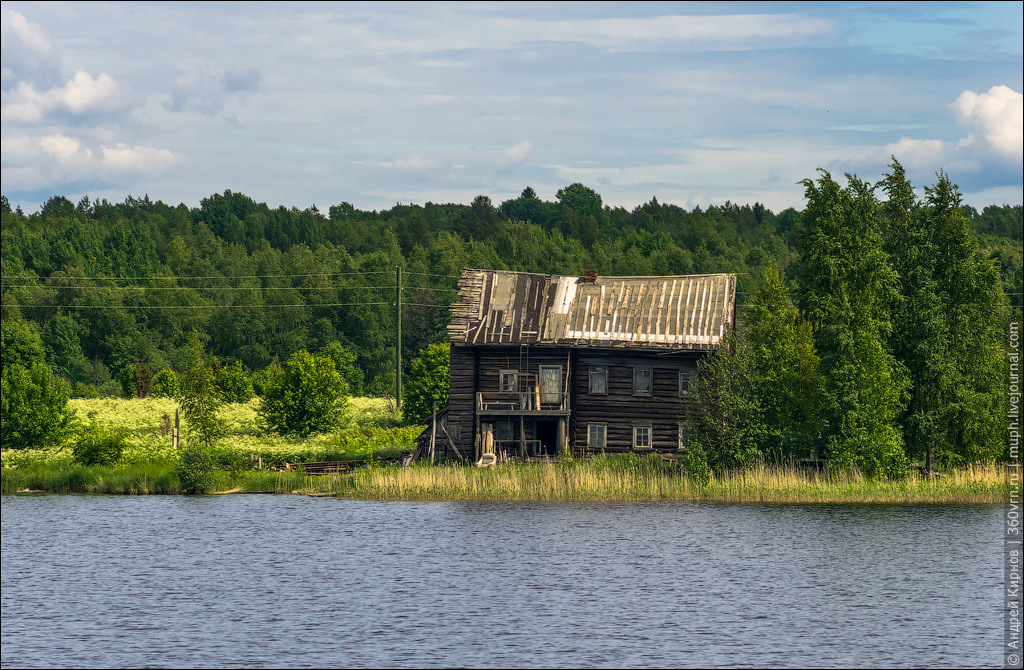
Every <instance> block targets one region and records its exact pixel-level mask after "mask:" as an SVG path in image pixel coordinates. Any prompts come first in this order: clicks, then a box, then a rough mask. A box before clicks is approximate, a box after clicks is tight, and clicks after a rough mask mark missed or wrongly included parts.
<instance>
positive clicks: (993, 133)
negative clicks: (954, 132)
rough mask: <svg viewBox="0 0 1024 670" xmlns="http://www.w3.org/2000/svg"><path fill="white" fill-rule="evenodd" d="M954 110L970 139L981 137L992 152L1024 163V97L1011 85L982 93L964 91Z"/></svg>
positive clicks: (995, 87)
mask: <svg viewBox="0 0 1024 670" xmlns="http://www.w3.org/2000/svg"><path fill="white" fill-rule="evenodd" d="M953 110H954V111H955V113H956V120H957V123H959V124H960V126H961V127H962V128H964V129H965V130H967V131H968V133H969V134H968V138H970V139H972V140H975V138H977V137H978V136H981V137H983V138H984V139H985V141H986V142H987V143H988V146H989V147H990V148H991V149H992V151H994V152H996V153H998V154H1001V155H1003V156H1006V157H1007V158H1009V159H1011V160H1016V161H1018V162H1020V161H1021V160H1024V95H1022V94H1020V93H1018V92H1016V91H1014V90H1013V89H1011V88H1010V87H1009V86H993V87H992V88H990V89H989V91H988V93H981V94H978V93H975V92H974V91H964V92H963V93H961V94H960V97H959V98H957V99H956V102H954V103H953ZM970 143H971V142H965V144H970Z"/></svg>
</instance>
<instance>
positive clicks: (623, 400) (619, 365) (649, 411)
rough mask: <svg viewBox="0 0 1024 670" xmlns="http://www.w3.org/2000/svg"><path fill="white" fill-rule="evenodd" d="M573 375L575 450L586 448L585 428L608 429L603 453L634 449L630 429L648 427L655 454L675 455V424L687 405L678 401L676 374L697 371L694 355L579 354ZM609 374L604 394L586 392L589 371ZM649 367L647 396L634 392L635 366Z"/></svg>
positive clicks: (573, 438) (618, 352) (676, 443)
mask: <svg viewBox="0 0 1024 670" xmlns="http://www.w3.org/2000/svg"><path fill="white" fill-rule="evenodd" d="M578 353H579V359H578V363H577V365H576V375H575V379H576V381H575V394H576V405H575V407H574V410H575V411H574V412H573V423H572V425H571V426H570V430H571V431H572V433H571V434H572V440H573V442H574V443H575V446H576V449H577V451H580V450H581V449H583V448H584V447H586V445H587V433H588V425H589V424H591V423H598V424H605V425H607V437H606V446H605V450H606V451H608V452H610V453H611V452H620V451H630V450H632V449H633V427H634V426H638V425H641V426H642V425H649V426H651V429H652V435H651V437H652V445H651V446H652V448H653V449H654V450H655V451H675V450H676V449H677V448H678V445H679V422H680V421H681V420H682V414H683V412H685V411H687V408H688V403H687V402H686V400H685V399H680V397H679V373H680V371H687V372H696V370H697V360H698V356H696V355H694V354H689V353H687V354H682V353H680V354H670V355H657V354H644V353H639V352H638V353H636V354H632V353H631V354H629V355H625V354H624V352H622V351H614V352H608V353H605V352H598V351H590V350H588V351H585V352H584V351H580V352H578ZM592 367H604V368H607V370H608V394H607V395H600V394H591V393H590V392H589V390H590V389H589V383H590V374H589V371H590V368H592ZM638 367H645V368H651V371H652V378H653V379H652V389H651V395H649V396H643V395H635V394H634V392H633V370H634V368H638Z"/></svg>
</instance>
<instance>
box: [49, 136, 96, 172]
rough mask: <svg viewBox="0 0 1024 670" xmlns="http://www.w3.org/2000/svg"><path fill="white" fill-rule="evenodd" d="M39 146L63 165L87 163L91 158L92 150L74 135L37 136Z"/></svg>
mask: <svg viewBox="0 0 1024 670" xmlns="http://www.w3.org/2000/svg"><path fill="white" fill-rule="evenodd" d="M39 146H41V147H42V148H43V150H45V151H46V152H47V153H48V154H50V155H52V156H54V157H55V158H56V159H57V161H58V162H60V163H61V164H63V165H71V164H73V163H87V162H88V161H89V160H90V159H91V158H92V150H91V149H89V148H87V147H83V146H82V142H81V141H80V140H78V139H76V138H74V137H67V136H65V135H47V136H46V137H41V138H39Z"/></svg>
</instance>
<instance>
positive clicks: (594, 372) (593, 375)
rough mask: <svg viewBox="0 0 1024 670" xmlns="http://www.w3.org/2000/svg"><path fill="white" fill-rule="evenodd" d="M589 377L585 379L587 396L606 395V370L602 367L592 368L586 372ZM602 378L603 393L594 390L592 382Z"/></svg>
mask: <svg viewBox="0 0 1024 670" xmlns="http://www.w3.org/2000/svg"><path fill="white" fill-rule="evenodd" d="M588 374H589V376H588V377H587V393H588V394H589V395H608V368H607V367H604V366H596V367H592V368H590V369H589V370H588ZM602 377H603V378H604V381H603V384H602V386H604V390H603V391H595V390H594V380H595V379H600V378H602Z"/></svg>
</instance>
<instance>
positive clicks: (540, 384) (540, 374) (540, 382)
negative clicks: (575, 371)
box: [537, 365, 565, 404]
mask: <svg viewBox="0 0 1024 670" xmlns="http://www.w3.org/2000/svg"><path fill="white" fill-rule="evenodd" d="M545 370H558V386H557V388H556V390H555V392H554V393H551V392H548V393H545V392H544V371H545ZM564 381H565V378H564V377H563V376H562V366H561V365H541V366H538V368H537V389H538V390H539V391H540V401H541V402H542V403H546V404H560V403H562V402H564V400H565V392H564V391H563V389H562V384H563V383H564ZM552 397H554V399H552Z"/></svg>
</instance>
